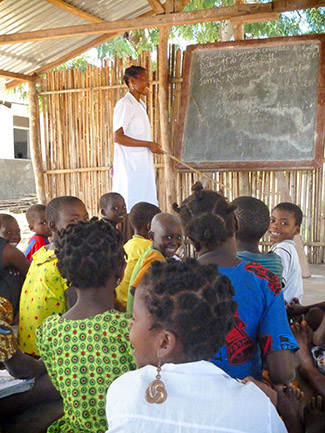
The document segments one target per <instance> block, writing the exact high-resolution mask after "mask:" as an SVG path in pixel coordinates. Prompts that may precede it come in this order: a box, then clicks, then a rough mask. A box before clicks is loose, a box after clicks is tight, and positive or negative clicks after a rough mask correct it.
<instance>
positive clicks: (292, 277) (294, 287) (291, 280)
mask: <svg viewBox="0 0 325 433" xmlns="http://www.w3.org/2000/svg"><path fill="white" fill-rule="evenodd" d="M271 249H272V251H274V252H275V253H276V254H278V256H280V257H281V260H282V265H283V273H282V281H283V284H284V287H283V296H284V300H285V301H286V302H291V301H292V299H293V298H298V299H299V302H301V300H302V296H303V284H302V277H301V268H300V263H299V257H298V253H297V250H296V247H295V243H294V241H292V240H290V239H287V240H285V241H282V242H276V243H275V244H273V245H272V247H271Z"/></svg>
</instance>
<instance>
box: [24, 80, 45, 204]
mask: <svg viewBox="0 0 325 433" xmlns="http://www.w3.org/2000/svg"><path fill="white" fill-rule="evenodd" d="M28 98H29V109H30V144H31V156H32V163H33V169H34V175H35V182H36V192H37V199H38V202H39V203H42V204H46V194H45V182H44V174H43V159H42V147H41V139H40V137H41V134H40V123H39V105H38V95H37V90H36V84H35V83H34V82H31V81H30V82H29V83H28Z"/></svg>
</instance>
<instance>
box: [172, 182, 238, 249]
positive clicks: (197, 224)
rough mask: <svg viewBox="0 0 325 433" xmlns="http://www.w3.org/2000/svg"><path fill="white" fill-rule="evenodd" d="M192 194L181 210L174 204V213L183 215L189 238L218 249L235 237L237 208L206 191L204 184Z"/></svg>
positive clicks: (182, 218) (196, 185)
mask: <svg viewBox="0 0 325 433" xmlns="http://www.w3.org/2000/svg"><path fill="white" fill-rule="evenodd" d="M192 191H193V192H194V193H193V194H192V195H190V196H189V197H187V198H186V199H185V200H184V201H183V203H182V204H181V206H180V207H178V205H177V204H176V203H174V204H173V209H174V211H175V212H177V213H178V214H179V215H180V218H181V222H182V226H183V229H184V232H185V234H186V236H191V235H193V237H195V238H196V239H197V240H198V241H199V242H200V243H202V245H203V246H205V247H207V248H218V247H219V246H220V245H222V244H223V243H224V242H225V241H226V240H227V239H228V238H230V237H231V236H233V235H234V233H235V219H234V210H235V206H233V205H231V204H229V203H228V202H227V200H226V199H225V197H224V196H223V195H221V194H219V193H217V192H215V191H212V190H208V189H203V186H202V184H201V182H196V183H195V184H194V185H193V186H192Z"/></svg>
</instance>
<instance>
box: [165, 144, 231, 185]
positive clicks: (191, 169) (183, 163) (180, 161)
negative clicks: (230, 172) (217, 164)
mask: <svg viewBox="0 0 325 433" xmlns="http://www.w3.org/2000/svg"><path fill="white" fill-rule="evenodd" d="M163 153H164V154H165V155H167V156H169V158H171V159H173V160H174V161H176V162H178V163H179V164H182V165H184V167H186V168H188V169H189V170H190V171H192V172H193V173H196V174H198V175H199V176H201V177H205V178H206V179H208V180H209V181H210V182H212V183H214V184H216V185H218V186H219V187H222V188H226V189H228V190H229V191H231V188H229V186H227V185H224V184H222V183H219V182H217V181H216V180H214V179H213V178H212V177H210V176H208V175H207V174H205V173H202V171H200V170H197V169H196V168H193V167H191V166H190V165H188V164H186V162H184V161H182V160H181V159H178V158H176V156H174V155H171V154H170V153H167V152H165V151H164V150H163Z"/></svg>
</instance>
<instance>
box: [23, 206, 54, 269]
mask: <svg viewBox="0 0 325 433" xmlns="http://www.w3.org/2000/svg"><path fill="white" fill-rule="evenodd" d="M45 209H46V206H44V205H43V204H34V205H33V206H31V207H30V208H29V209H27V212H26V219H27V222H28V227H29V230H31V231H32V232H34V235H33V236H32V237H31V238H30V239H29V241H28V244H27V246H26V248H25V251H24V254H25V257H26V258H27V259H28V260H29V261H30V262H31V261H32V260H33V258H32V256H33V254H34V253H36V251H38V250H39V249H40V248H42V247H43V246H44V245H48V244H49V239H48V238H49V237H50V236H51V230H50V228H49V226H48V224H47V221H46V215H45Z"/></svg>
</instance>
